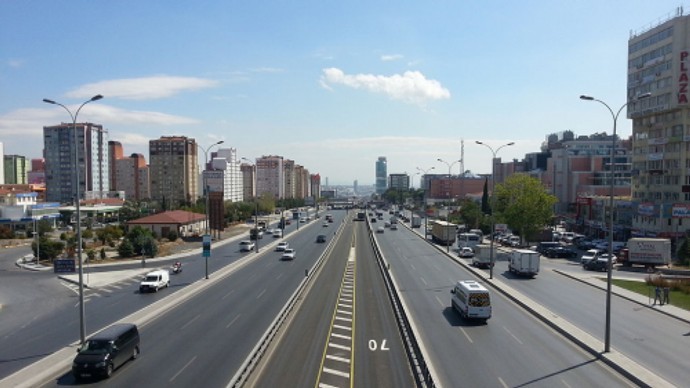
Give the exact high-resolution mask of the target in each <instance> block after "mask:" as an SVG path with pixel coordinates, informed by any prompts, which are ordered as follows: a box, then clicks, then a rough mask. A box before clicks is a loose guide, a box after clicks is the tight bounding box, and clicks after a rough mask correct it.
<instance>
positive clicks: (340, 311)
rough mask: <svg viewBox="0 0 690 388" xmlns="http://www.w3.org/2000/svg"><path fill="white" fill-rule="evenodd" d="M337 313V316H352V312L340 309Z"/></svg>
mask: <svg viewBox="0 0 690 388" xmlns="http://www.w3.org/2000/svg"><path fill="white" fill-rule="evenodd" d="M337 312H338V314H346V315H352V312H350V311H345V310H340V309H338V310H337Z"/></svg>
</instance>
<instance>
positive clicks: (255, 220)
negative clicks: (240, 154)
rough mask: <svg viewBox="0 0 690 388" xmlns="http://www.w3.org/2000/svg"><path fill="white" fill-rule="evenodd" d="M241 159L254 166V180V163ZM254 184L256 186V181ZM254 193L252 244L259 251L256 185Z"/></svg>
mask: <svg viewBox="0 0 690 388" xmlns="http://www.w3.org/2000/svg"><path fill="white" fill-rule="evenodd" d="M242 160H246V161H247V163H249V164H251V165H252V166H254V182H256V164H255V163H253V162H252V161H251V160H249V159H247V158H242ZM254 185H255V186H256V183H255V184H254ZM254 194H255V195H254V206H255V208H254V241H256V243H255V244H254V246H255V247H256V253H259V199H258V198H256V187H254ZM297 221H298V222H297V228H298V229H299V220H297Z"/></svg>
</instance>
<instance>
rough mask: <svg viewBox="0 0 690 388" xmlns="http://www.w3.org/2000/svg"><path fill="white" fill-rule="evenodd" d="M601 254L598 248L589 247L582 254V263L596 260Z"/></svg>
mask: <svg viewBox="0 0 690 388" xmlns="http://www.w3.org/2000/svg"><path fill="white" fill-rule="evenodd" d="M600 254H601V253H600V252H599V250H598V249H589V250H588V251H587V252H585V253H583V254H582V257H580V263H582V264H584V263H585V262H587V261H592V260H596V259H598V258H599V255H600Z"/></svg>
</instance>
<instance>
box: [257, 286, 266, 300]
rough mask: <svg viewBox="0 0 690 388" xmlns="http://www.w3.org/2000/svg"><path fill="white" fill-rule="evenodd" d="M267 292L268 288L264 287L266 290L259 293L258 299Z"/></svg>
mask: <svg viewBox="0 0 690 388" xmlns="http://www.w3.org/2000/svg"><path fill="white" fill-rule="evenodd" d="M265 292H266V289H265V288H264V290H263V291H261V292H260V293H259V295H257V296H256V299H259V298H261V297H262V296H263V295H264V293H265Z"/></svg>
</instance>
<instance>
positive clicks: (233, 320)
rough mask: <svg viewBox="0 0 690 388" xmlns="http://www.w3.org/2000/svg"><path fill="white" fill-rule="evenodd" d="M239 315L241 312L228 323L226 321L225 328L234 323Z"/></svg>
mask: <svg viewBox="0 0 690 388" xmlns="http://www.w3.org/2000/svg"><path fill="white" fill-rule="evenodd" d="M240 315H242V314H237V316H236V317H235V318H233V319H232V321H230V323H228V324H227V326H225V328H226V329H227V328H229V327H230V326H232V324H233V323H235V321H236V320H237V318H239V317H240Z"/></svg>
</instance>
